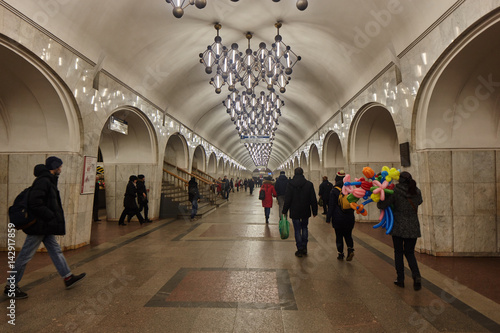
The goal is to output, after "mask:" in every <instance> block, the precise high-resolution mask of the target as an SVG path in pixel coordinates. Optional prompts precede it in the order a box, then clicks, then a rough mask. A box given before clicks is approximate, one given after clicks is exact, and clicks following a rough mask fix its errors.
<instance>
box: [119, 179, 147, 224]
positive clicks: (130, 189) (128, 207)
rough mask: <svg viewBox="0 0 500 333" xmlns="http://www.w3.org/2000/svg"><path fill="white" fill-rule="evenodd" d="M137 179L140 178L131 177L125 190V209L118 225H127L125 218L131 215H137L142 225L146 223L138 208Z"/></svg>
mask: <svg viewBox="0 0 500 333" xmlns="http://www.w3.org/2000/svg"><path fill="white" fill-rule="evenodd" d="M137 179H138V178H137V176H135V175H132V176H130V177H129V181H128V184H127V188H126V190H125V197H124V198H123V207H124V209H123V212H122V214H121V215H120V219H119V220H118V225H126V224H125V216H127V215H129V216H130V217H132V216H134V215H135V216H137V218H138V219H139V223H140V224H143V223H144V218H143V217H142V215H141V213H140V212H139V207H137V201H136V196H137V185H136V184H137Z"/></svg>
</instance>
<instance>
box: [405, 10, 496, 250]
mask: <svg viewBox="0 0 500 333" xmlns="http://www.w3.org/2000/svg"><path fill="white" fill-rule="evenodd" d="M498 33H500V15H499V14H498V13H497V14H496V15H494V16H490V17H487V18H486V19H484V20H483V21H482V22H480V23H479V24H475V25H473V26H472V28H471V29H469V30H467V31H465V32H464V33H463V34H462V35H461V36H459V38H457V39H456V40H455V42H454V43H452V44H451V45H450V47H449V48H448V49H447V50H446V52H445V54H443V56H442V57H441V61H439V62H438V63H436V64H435V65H434V66H433V68H431V70H430V71H429V73H428V75H427V76H426V77H425V79H424V81H423V83H422V86H421V89H420V91H419V94H418V96H417V101H418V104H416V105H415V113H414V123H415V135H414V145H412V148H413V149H415V150H416V155H417V156H418V160H423V161H426V163H425V164H422V166H421V168H419V170H418V171H419V173H418V175H417V177H418V178H417V179H418V182H419V184H418V185H419V186H420V187H421V189H422V190H423V191H424V193H427V194H428V196H429V197H428V198H424V205H425V210H424V211H423V218H422V220H423V228H422V231H423V235H424V237H423V242H421V244H420V247H421V249H422V250H424V251H427V252H430V253H432V254H439V253H453V254H454V255H470V254H475V253H481V254H490V253H493V254H498V252H499V251H498V249H499V245H500V239H499V238H498V230H499V225H498V220H499V219H498V189H499V188H500V180H499V178H498V170H500V163H499V158H498V151H499V148H500V139H499V134H500V113H499V112H498V110H499V109H500V88H499V86H500V84H499V83H498V82H500V66H498V58H499V56H500V44H499V43H498V42H497V40H498V37H497V36H498ZM426 199H427V200H426ZM472 221H473V222H472Z"/></svg>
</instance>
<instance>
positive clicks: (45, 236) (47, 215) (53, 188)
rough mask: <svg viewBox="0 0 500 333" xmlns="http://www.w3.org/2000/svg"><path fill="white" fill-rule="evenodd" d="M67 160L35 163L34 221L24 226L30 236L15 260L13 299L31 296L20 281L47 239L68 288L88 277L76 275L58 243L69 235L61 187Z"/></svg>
mask: <svg viewBox="0 0 500 333" xmlns="http://www.w3.org/2000/svg"><path fill="white" fill-rule="evenodd" d="M62 164H63V161H62V160H61V159H60V158H58V157H56V156H50V157H48V158H47V159H46V160H45V164H38V165H37V166H35V169H34V174H35V177H36V179H35V180H34V181H33V185H32V187H31V191H30V193H29V195H28V215H29V216H31V217H32V218H33V219H34V221H35V222H34V223H32V224H30V225H29V226H28V227H26V228H24V229H23V231H24V233H25V234H26V235H27V236H26V240H25V241H24V244H23V247H22V249H21V251H20V252H19V255H18V257H17V259H16V262H15V267H14V269H13V270H12V271H14V273H13V274H11V275H10V276H9V277H8V278H7V285H6V286H5V290H4V294H5V295H6V296H7V297H9V298H14V299H22V298H27V297H28V294H26V293H25V292H24V291H22V290H21V288H20V287H19V282H20V281H21V279H22V278H23V275H24V270H25V268H26V265H27V264H28V262H29V261H30V260H31V258H33V256H34V255H35V252H36V250H37V249H38V247H39V246H40V243H42V242H43V244H44V245H45V249H46V250H47V252H48V253H49V256H50V259H51V260H52V262H53V263H54V266H55V267H56V269H57V272H58V273H59V275H60V276H61V277H62V278H63V281H64V285H65V286H66V289H70V288H72V287H74V286H75V285H76V284H77V283H78V282H80V281H81V280H82V279H83V278H84V277H85V275H86V274H85V273H82V274H79V275H74V274H73V273H72V272H71V269H70V268H69V266H68V263H67V262H66V258H65V257H64V255H63V253H62V250H61V247H60V246H59V244H58V243H57V240H56V237H55V236H56V235H65V234H66V221H65V218H64V211H63V208H62V202H61V196H60V194H59V190H58V188H57V184H58V180H59V176H60V174H61V171H62Z"/></svg>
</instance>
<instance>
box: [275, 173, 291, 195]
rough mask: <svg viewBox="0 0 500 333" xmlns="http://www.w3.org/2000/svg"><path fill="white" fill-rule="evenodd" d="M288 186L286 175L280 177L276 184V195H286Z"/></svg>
mask: <svg viewBox="0 0 500 333" xmlns="http://www.w3.org/2000/svg"><path fill="white" fill-rule="evenodd" d="M287 185H288V178H287V177H286V176H285V175H280V176H279V177H278V179H276V183H275V184H274V189H275V190H276V195H277V196H278V197H279V196H282V195H285V192H286V186H287Z"/></svg>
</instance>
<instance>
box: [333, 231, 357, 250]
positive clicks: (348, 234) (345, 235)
mask: <svg viewBox="0 0 500 333" xmlns="http://www.w3.org/2000/svg"><path fill="white" fill-rule="evenodd" d="M335 235H336V236H337V239H336V243H337V251H339V253H344V239H345V243H346V245H347V247H348V248H351V249H352V248H353V247H354V241H353V240H352V228H350V227H337V228H335Z"/></svg>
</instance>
